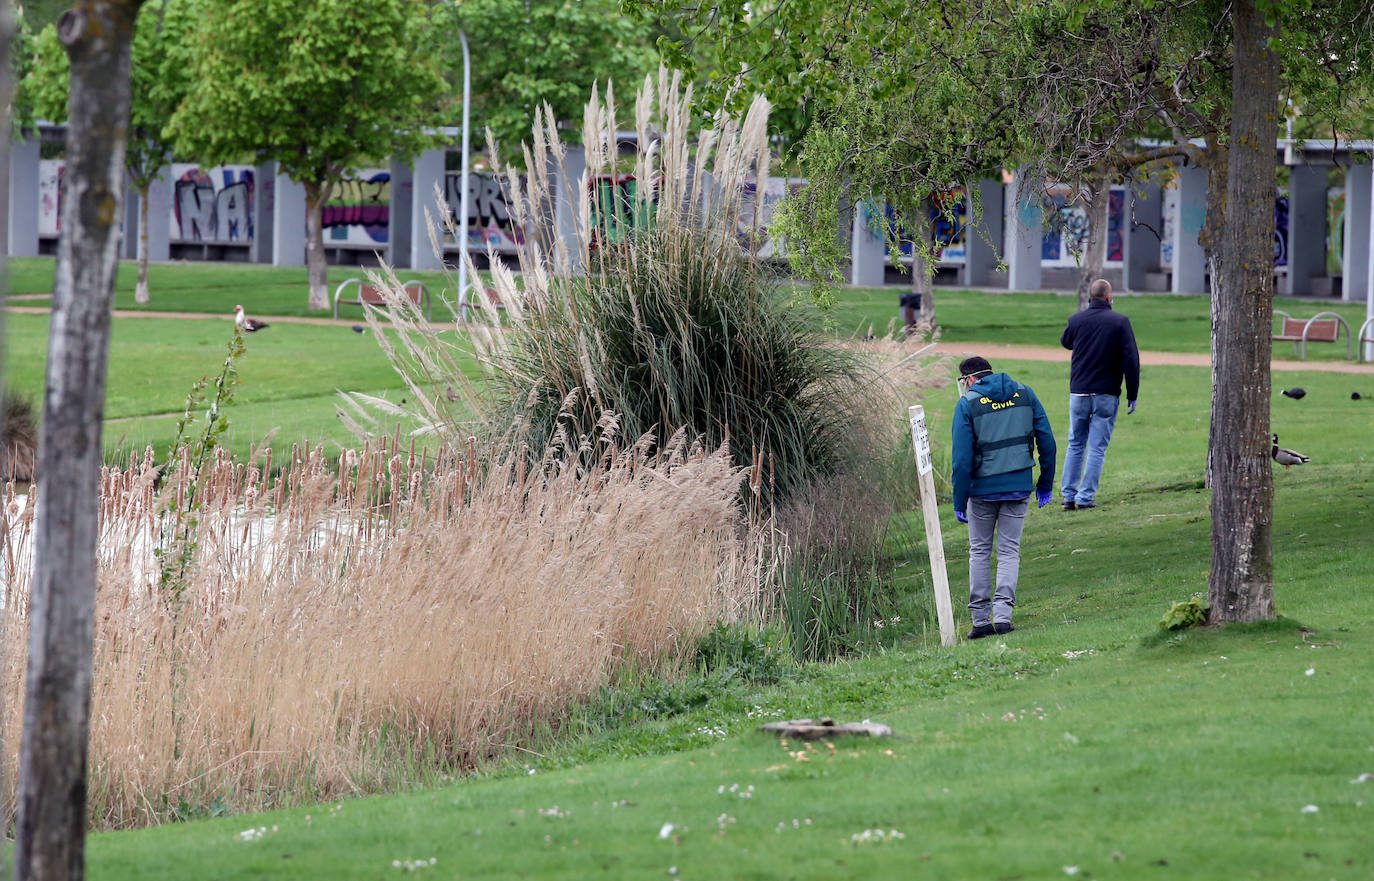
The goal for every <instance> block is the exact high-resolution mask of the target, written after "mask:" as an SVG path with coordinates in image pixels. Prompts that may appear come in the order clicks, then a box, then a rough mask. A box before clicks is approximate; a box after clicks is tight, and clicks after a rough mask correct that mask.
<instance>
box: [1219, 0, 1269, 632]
mask: <svg viewBox="0 0 1374 881" xmlns="http://www.w3.org/2000/svg"><path fill="white" fill-rule="evenodd" d="M1255 6H1256V0H1236V3H1235V4H1234V5H1233V6H1232V12H1231V22H1232V27H1233V29H1234V32H1235V43H1234V45H1235V66H1234V68H1233V72H1232V81H1231V90H1232V92H1231V94H1232V98H1231V112H1232V119H1231V154H1230V157H1229V169H1228V173H1227V188H1226V224H1225V227H1224V229H1223V231H1222V236H1221V246H1222V266H1221V278H1220V279H1219V284H1218V287H1217V290H1218V295H1217V307H1216V309H1215V316H1216V317H1215V321H1214V327H1215V330H1214V340H1213V352H1212V360H1213V363H1214V365H1215V375H1216V386H1217V389H1218V393H1217V394H1216V395H1215V403H1214V405H1213V408H1212V424H1211V438H1212V447H1213V448H1212V450H1211V457H1212V465H1213V469H1214V474H1213V478H1214V483H1215V486H1214V488H1213V490H1212V570H1211V575H1210V577H1209V579H1208V599H1209V600H1210V602H1211V606H1212V612H1211V615H1212V619H1213V620H1215V621H1255V620H1261V619H1267V618H1273V617H1274V614H1275V612H1274V553H1273V550H1274V549H1273V525H1274V524H1273V520H1274V474H1273V463H1272V462H1271V461H1270V457H1269V448H1270V438H1269V394H1270V376H1269V357H1270V347H1271V343H1270V341H1269V334H1270V326H1271V325H1270V322H1271V320H1272V318H1273V308H1274V303H1273V297H1274V273H1273V245H1272V237H1273V234H1274V196H1275V175H1274V146H1273V144H1274V136H1275V133H1276V132H1277V131H1278V120H1279V100H1278V94H1279V91H1278V90H1279V59H1278V56H1277V55H1276V54H1275V53H1274V52H1273V51H1272V50H1271V49H1270V48H1269V43H1268V41H1269V40H1270V39H1271V38H1272V37H1275V36H1276V35H1277V33H1276V28H1274V27H1270V26H1267V25H1265V23H1264V15H1263V14H1262V13H1261V12H1259V11H1258V10H1257V9H1256V8H1255Z"/></svg>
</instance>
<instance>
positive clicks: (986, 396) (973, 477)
mask: <svg viewBox="0 0 1374 881" xmlns="http://www.w3.org/2000/svg"><path fill="white" fill-rule="evenodd" d="M959 390H960V392H961V393H962V394H961V395H960V398H959V402H958V403H957V404H955V405H954V427H953V434H954V443H953V447H952V448H951V449H952V453H951V457H950V458H951V459H952V461H953V465H954V475H953V477H954V516H955V517H957V518H958V519H959V522H960V523H967V524H968V525H969V530H968V535H969V558H968V590H969V601H968V609H969V613H970V614H971V615H972V617H973V629H972V630H971V631H969V634H968V638H969V639H982V638H983V637H985V636H992V635H993V634H994V633H997V634H1002V633H1010V632H1011V631H1012V630H1014V629H1015V628H1014V627H1012V624H1011V613H1012V608H1013V607H1014V606H1015V605H1016V582H1017V578H1018V576H1019V574H1020V570H1021V530H1022V527H1023V526H1024V525H1025V521H1026V512H1027V511H1028V510H1029V508H1030V494H1031V491H1032V490H1034V492H1035V500H1036V502H1037V503H1038V504H1039V506H1040V507H1041V508H1043V507H1045V505H1047V504H1049V502H1050V498H1051V496H1052V494H1053V492H1054V457H1055V443H1054V431H1053V430H1052V429H1051V428H1050V419H1049V417H1048V416H1046V415H1045V408H1044V407H1043V406H1041V404H1040V399H1039V398H1037V397H1036V396H1035V392H1034V391H1033V390H1032V389H1031V388H1030V386H1026V385H1022V384H1021V383H1019V382H1016V381H1015V380H1014V379H1012V378H1011V377H1010V376H1008V375H1007V374H1005V373H993V372H992V365H991V364H989V363H988V361H987V359H986V358H980V357H978V356H976V355H975V356H973V357H971V358H965V359H964V360H963V361H962V362H961V363H960V364H959ZM1037 452H1038V453H1039V458H1040V478H1039V480H1036V481H1032V471H1033V469H1034V467H1035V454H1036V453H1037ZM994 538H995V540H996V544H997V585H996V590H995V592H994V589H993V583H992V546H993V541H994Z"/></svg>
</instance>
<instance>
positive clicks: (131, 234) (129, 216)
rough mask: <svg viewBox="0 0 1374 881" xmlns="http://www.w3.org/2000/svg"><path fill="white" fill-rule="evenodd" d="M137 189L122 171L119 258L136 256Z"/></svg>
mask: <svg viewBox="0 0 1374 881" xmlns="http://www.w3.org/2000/svg"><path fill="white" fill-rule="evenodd" d="M138 208H139V198H138V190H137V189H135V188H134V182H133V180H132V179H131V178H130V177H129V173H128V172H127V171H126V172H124V211H123V214H124V217H123V219H122V220H121V221H120V224H119V259H121V260H136V259H137V258H138Z"/></svg>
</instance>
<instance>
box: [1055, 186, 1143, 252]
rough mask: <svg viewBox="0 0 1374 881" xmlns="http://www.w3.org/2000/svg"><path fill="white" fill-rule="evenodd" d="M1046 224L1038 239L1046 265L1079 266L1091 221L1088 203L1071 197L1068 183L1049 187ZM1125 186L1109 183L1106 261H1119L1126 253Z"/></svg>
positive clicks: (1086, 244) (1086, 243) (1090, 230)
mask: <svg viewBox="0 0 1374 881" xmlns="http://www.w3.org/2000/svg"><path fill="white" fill-rule="evenodd" d="M1046 203H1047V204H1046V208H1047V215H1048V217H1049V221H1050V222H1049V226H1048V228H1047V229H1046V230H1045V235H1044V237H1043V238H1042V239H1041V241H1040V249H1041V250H1040V259H1041V261H1042V262H1043V264H1044V265H1045V266H1078V265H1080V264H1081V263H1082V260H1083V251H1084V249H1085V248H1087V246H1088V236H1089V235H1090V234H1091V232H1092V222H1091V220H1090V219H1089V217H1088V210H1087V206H1085V205H1084V204H1083V201H1082V200H1081V199H1079V200H1074V199H1073V190H1072V189H1071V188H1070V187H1067V186H1058V187H1051V188H1050V190H1049V192H1048V193H1047V194H1046ZM1125 229H1126V190H1125V188H1124V187H1112V188H1111V191H1110V193H1109V194H1108V196H1107V263H1108V264H1113V263H1120V262H1121V260H1122V258H1123V255H1124V254H1125V253H1126V239H1125Z"/></svg>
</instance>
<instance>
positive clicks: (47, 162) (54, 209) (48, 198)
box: [38, 159, 66, 237]
mask: <svg viewBox="0 0 1374 881" xmlns="http://www.w3.org/2000/svg"><path fill="white" fill-rule="evenodd" d="M65 168H66V163H65V162H63V161H62V160H61V159H42V160H39V163H38V235H40V236H43V237H53V236H56V235H57V234H58V233H59V232H61V231H62V200H61V198H60V195H61V193H62V172H63V171H64V170H65Z"/></svg>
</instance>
